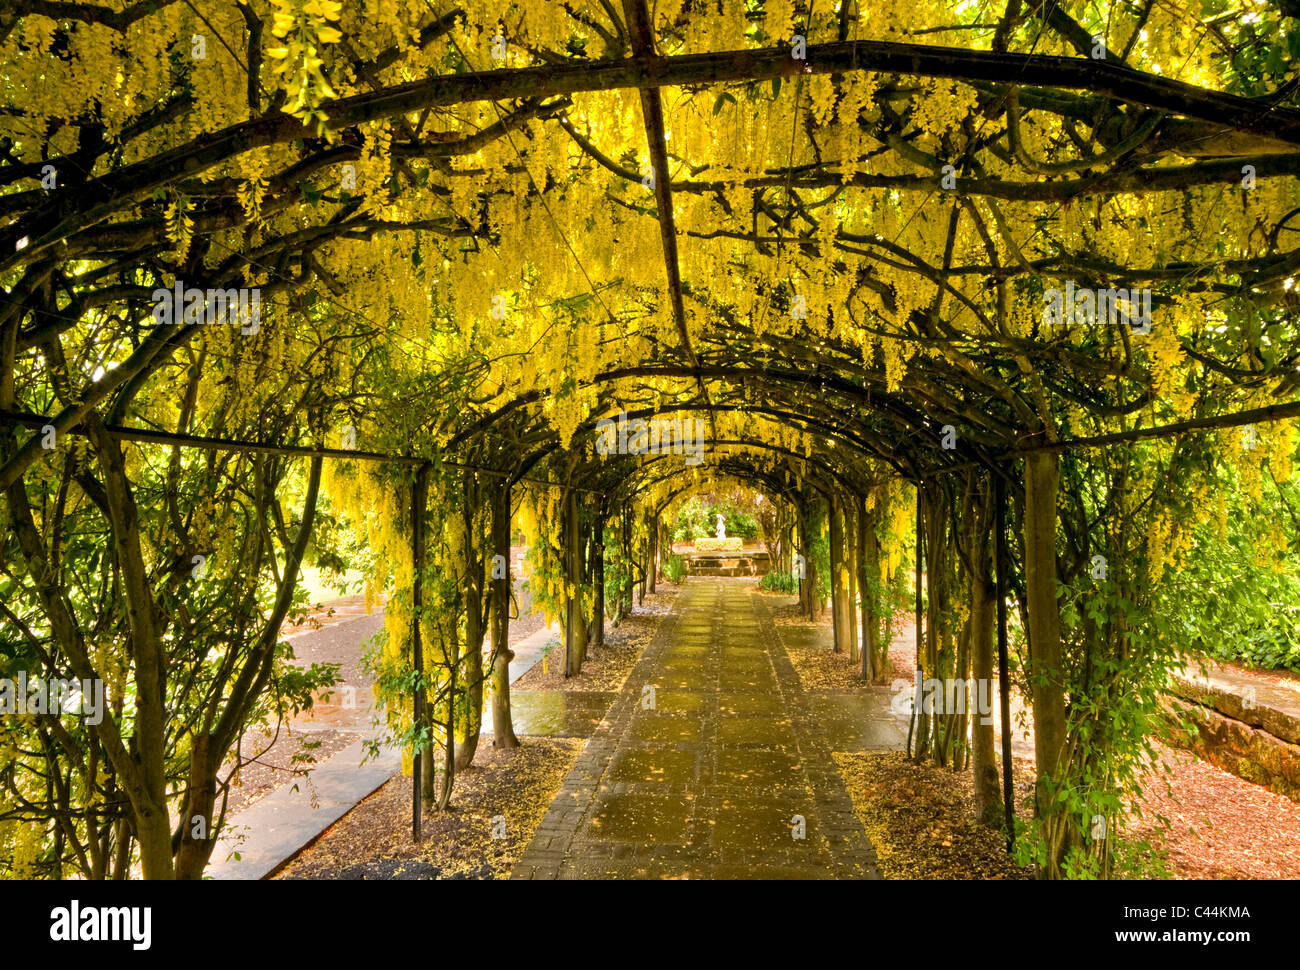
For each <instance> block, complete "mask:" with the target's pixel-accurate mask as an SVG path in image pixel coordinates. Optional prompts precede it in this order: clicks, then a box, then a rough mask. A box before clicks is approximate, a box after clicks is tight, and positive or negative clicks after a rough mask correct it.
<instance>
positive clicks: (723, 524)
mask: <svg viewBox="0 0 1300 970" xmlns="http://www.w3.org/2000/svg"><path fill="white" fill-rule="evenodd" d="M718 538H719V539H725V538H727V520H726V519H724V518H723V517H722V513H721V512H719V513H718Z"/></svg>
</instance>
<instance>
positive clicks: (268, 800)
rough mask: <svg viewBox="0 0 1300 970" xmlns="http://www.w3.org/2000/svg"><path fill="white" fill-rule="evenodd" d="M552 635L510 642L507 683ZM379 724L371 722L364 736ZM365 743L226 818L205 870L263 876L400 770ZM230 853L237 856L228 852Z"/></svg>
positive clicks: (395, 758) (394, 754)
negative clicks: (511, 652) (370, 753)
mask: <svg viewBox="0 0 1300 970" xmlns="http://www.w3.org/2000/svg"><path fill="white" fill-rule="evenodd" d="M362 619H364V620H365V621H366V622H367V623H368V624H369V627H367V632H373V630H371V629H370V627H374V628H377V627H378V622H377V620H378V618H377V617H364V618H359V619H358V620H356V621H353V622H354V623H357V622H360V620H362ZM554 638H555V631H554V630H553V629H550V628H546V627H543V628H542V629H540V630H538V631H537V632H535V633H533V634H530V635H529V636H527V637H525V638H523V639H522V640H520V641H519V643H517V644H513V645H512V649H513V650H514V653H515V656H514V659H513V660H511V661H510V682H511V683H514V682H515V681H516V680H518V679H519V678H520V677H522V676H523V675H524V674H525V673H527V672H528V670H529V669H530V668H531V667H532V666H533V665H534V664H535V663H537V662H538V661H539V660H541V658H542V654H543V652H544V651H545V649H546V645H547V644H548V643H549V642H550V641H551V640H553V639H554ZM367 710H369V702H368V701H367ZM483 722H484V723H483V733H484V734H486V735H489V736H490V735H491V734H492V714H491V712H490V711H485V712H484V719H483ZM381 730H382V728H380V727H376V726H371V727H370V728H368V729H367V731H366V736H367V737H372V736H374V735H375V734H376V732H379V731H381ZM364 744H365V742H364V739H363V740H360V741H357V742H355V743H353V744H352V745H350V746H349V747H347V748H344V749H343V750H342V751H340V752H339V753H338V754H336V755H334V756H333V757H331V758H329V759H328V760H326V761H324V762H322V763H321V764H320V765H318V766H316V767H315V768H313V769H312V771H311V774H310V775H309V777H308V779H306V780H303V779H299V780H298V781H297V783H296V784H287V785H282V786H281V787H279V788H277V789H276V790H275V791H273V792H271V793H270V794H269V795H267V796H266V797H265V798H262V799H261V800H259V801H257V802H255V803H254V804H252V805H250V806H249V807H248V808H246V809H244V810H243V811H241V812H239V813H238V814H236V815H234V816H232V817H231V818H229V819H228V820H227V822H226V826H225V829H224V830H223V832H222V834H221V836H220V837H219V838H218V840H217V847H216V848H215V849H214V850H213V852H212V862H211V863H210V864H209V865H208V868H207V871H206V872H205V873H204V875H205V876H206V877H207V878H211V879H264V878H266V877H267V876H268V875H270V874H271V873H273V872H274V871H275V870H276V869H278V868H280V866H281V865H282V864H283V863H285V862H287V861H288V860H289V859H290V858H292V857H293V856H294V854H295V853H297V852H298V851H299V850H300V849H302V848H303V846H305V845H307V844H308V843H310V842H311V841H312V840H313V839H315V838H316V837H317V836H318V835H320V834H321V833H322V832H324V831H325V830H326V829H327V828H329V827H330V826H331V825H333V824H334V823H335V822H337V821H338V820H339V819H340V818H342V817H343V816H344V815H346V814H347V813H348V812H350V811H351V810H352V809H353V808H354V807H355V806H356V805H357V804H358V803H359V802H361V801H362V800H364V799H365V798H368V797H369V796H370V795H372V794H373V793H374V792H375V791H377V790H378V789H379V788H380V787H381V786H383V785H384V784H385V783H387V782H388V780H389V779H390V778H392V777H393V776H394V775H396V774H398V773H399V772H400V771H401V769H402V756H401V752H399V751H398V750H396V749H393V748H384V749H383V751H382V753H381V754H380V756H379V757H378V758H374V759H371V760H369V761H365V762H364V763H363V759H364V758H365V756H366V750H365V747H364ZM232 853H238V854H239V858H238V859H235V858H231V855H232Z"/></svg>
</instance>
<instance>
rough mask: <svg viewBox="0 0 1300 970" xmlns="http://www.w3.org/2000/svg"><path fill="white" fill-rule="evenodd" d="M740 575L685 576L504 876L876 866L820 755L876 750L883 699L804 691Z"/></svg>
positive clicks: (763, 873)
mask: <svg viewBox="0 0 1300 970" xmlns="http://www.w3.org/2000/svg"><path fill="white" fill-rule="evenodd" d="M751 584H752V580H745V579H730V578H722V577H718V578H713V577H709V578H698V577H697V578H693V579H691V580H689V581H688V582H687V585H686V586H685V587H684V588H683V590H682V592H681V593H680V594H679V595H678V597H677V601H676V603H675V605H674V608H673V612H672V613H670V614H669V615H668V616H666V617H665V618H664V619H663V621H662V622H661V623H660V625H659V629H658V630H657V631H656V633H655V636H654V637H653V638H652V640H651V642H650V643H649V645H647V647H646V649H645V652H644V653H643V654H642V656H641V659H640V660H639V661H638V662H637V665H636V667H635V668H634V669H633V670H632V672H631V674H630V675H629V676H628V679H627V682H626V684H625V685H624V688H623V690H622V691H621V692H620V693H619V694H618V696H617V697H616V698H615V699H614V701H613V703H612V705H611V706H610V708H609V710H608V711H607V712H606V714H605V716H604V718H603V719H602V720H601V722H600V724H599V726H598V727H597V728H596V730H595V733H594V734H593V735H592V738H591V740H590V741H589V742H588V744H587V746H586V748H585V749H584V750H583V752H582V753H581V754H580V755H579V757H578V760H577V762H576V763H575V764H574V766H573V769H572V770H571V771H570V773H569V776H568V777H567V778H566V779H565V781H564V783H563V784H562V785H561V787H560V791H559V792H558V793H557V795H556V797H555V801H554V802H553V804H552V805H551V807H550V809H549V810H548V812H547V814H546V817H545V818H544V819H543V821H542V823H541V824H540V825H539V826H538V828H537V831H536V832H535V833H534V836H533V839H532V841H531V842H530V843H529V845H528V846H527V847H526V849H525V850H524V853H523V856H522V857H521V859H520V861H519V863H518V864H517V865H516V866H515V868H514V871H513V872H512V875H511V877H512V878H516V879H530V878H531V879H547V878H559V879H700V878H714V879H879V878H880V873H879V870H878V868H877V867H876V864H875V850H874V849H873V848H872V846H871V843H870V841H869V840H868V839H867V836H866V833H865V832H863V830H862V826H861V825H860V824H859V823H858V821H857V819H856V817H855V816H854V814H853V806H852V802H851V800H850V798H849V794H848V791H847V790H846V789H845V787H844V783H843V780H842V778H841V777H840V774H839V772H838V770H837V769H836V767H835V764H834V762H833V760H832V758H831V752H832V751H840V750H868V749H872V748H879V749H882V750H883V749H888V748H889V747H890V746H891V745H892V744H893V743H894V741H895V738H894V737H893V735H892V734H890V732H889V730H888V728H889V726H890V722H889V718H888V714H889V712H888V709H887V702H888V698H875V699H874V700H870V699H868V704H867V705H866V706H864V704H863V701H862V700H861V699H858V700H855V699H853V698H851V697H850V698H847V699H846V698H840V697H831V698H828V697H827V696H825V695H826V692H824V691H823V692H807V691H805V690H804V689H803V687H802V685H801V684H800V682H799V677H798V675H797V673H796V672H795V669H794V666H793V665H792V664H791V663H790V659H789V656H788V655H787V654H786V648H785V646H784V645H783V642H782V635H781V634H780V633H778V630H777V628H776V627H775V626H774V625H773V623H772V620H771V607H770V605H769V601H767V600H766V598H764V597H759V596H755V595H753V594H752V593H750V592H749V591H748V590H747V589H746V586H748V585H751ZM795 632H796V634H797V636H799V637H803V638H804V639H803V640H801V641H798V646H799V647H800V648H802V647H804V646H805V645H806V643H807V642H812V640H814V639H815V636H816V633H817V631H808V630H796V631H795ZM647 685H651V686H653V687H654V688H655V689H654V691H653V695H652V698H653V702H651V692H649V691H644V690H643V688H645V687H646V686H647ZM872 704H874V705H875V706H874V707H872V706H871V705H872ZM828 720H829V721H830V723H832V724H834V726H835V731H834V733H833V736H832V737H831V738H830V739H829V742H828V739H827V738H826V737H824V736H823V734H822V733H821V730H820V729H821V727H822V725H823V722H826V721H828ZM836 742H843V743H844V745H847V746H841V745H840V744H837V743H836ZM796 836H799V837H796Z"/></svg>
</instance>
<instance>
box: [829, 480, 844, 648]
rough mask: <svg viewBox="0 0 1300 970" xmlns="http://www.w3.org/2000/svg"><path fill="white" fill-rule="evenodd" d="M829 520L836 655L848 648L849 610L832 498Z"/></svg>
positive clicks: (841, 539)
mask: <svg viewBox="0 0 1300 970" xmlns="http://www.w3.org/2000/svg"><path fill="white" fill-rule="evenodd" d="M826 515H827V518H828V519H829V520H830V533H831V536H830V540H831V541H830V556H829V557H828V559H827V562H828V563H829V564H830V569H831V630H832V631H833V634H834V638H833V646H834V650H835V652H836V653H844V652H845V650H847V649H848V646H849V621H848V614H849V610H848V609H847V607H846V602H845V588H844V529H843V527H842V524H841V523H842V519H841V516H840V502H839V499H838V498H835V497H832V498H831V500H830V502H829V503H828V505H827V509H826Z"/></svg>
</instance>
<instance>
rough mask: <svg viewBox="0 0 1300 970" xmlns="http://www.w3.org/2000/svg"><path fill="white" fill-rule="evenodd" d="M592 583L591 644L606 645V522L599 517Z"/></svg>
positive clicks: (593, 539) (593, 546)
mask: <svg viewBox="0 0 1300 970" xmlns="http://www.w3.org/2000/svg"><path fill="white" fill-rule="evenodd" d="M591 584H592V586H593V587H595V588H594V589H593V591H592V592H593V593H594V594H595V600H596V603H595V606H594V608H593V609H592V611H591V624H590V625H589V627H588V629H587V643H588V645H589V646H593V647H597V648H602V647H604V646H605V523H604V521H603V520H601V519H597V520H596V522H595V523H594V524H593V525H592V532H591Z"/></svg>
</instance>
